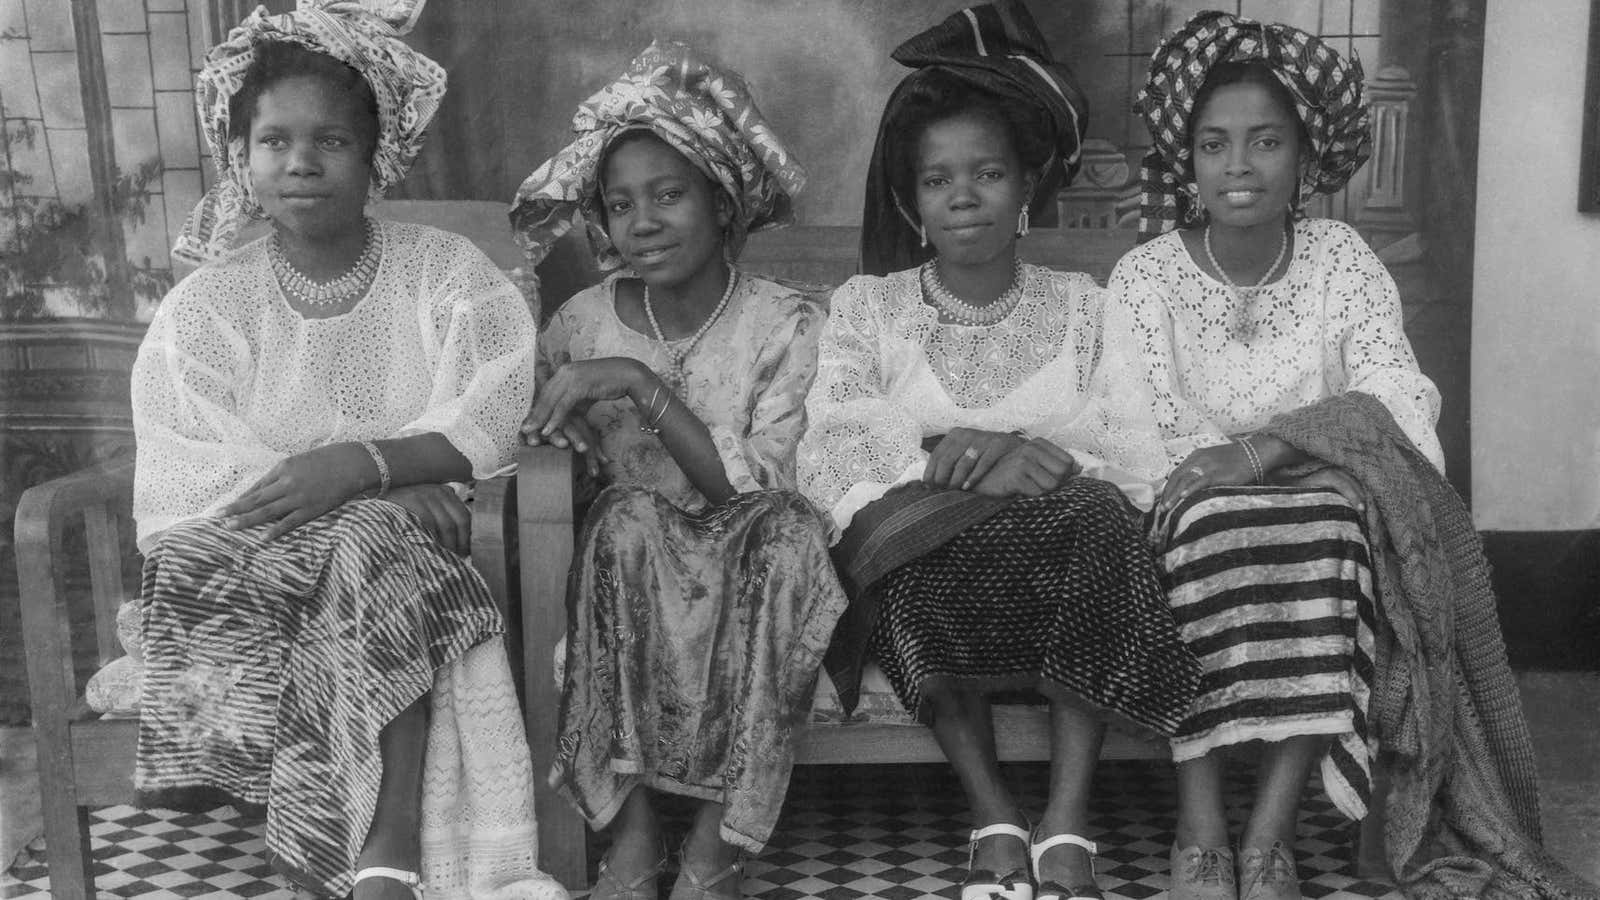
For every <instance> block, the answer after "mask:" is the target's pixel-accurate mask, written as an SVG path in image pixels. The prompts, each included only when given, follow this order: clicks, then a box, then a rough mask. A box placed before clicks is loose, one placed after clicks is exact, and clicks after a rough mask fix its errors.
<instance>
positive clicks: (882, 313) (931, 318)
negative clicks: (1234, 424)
mask: <svg viewBox="0 0 1600 900" xmlns="http://www.w3.org/2000/svg"><path fill="white" fill-rule="evenodd" d="M1103 296H1104V292H1103V291H1102V290H1101V289H1100V288H1099V287H1098V286H1097V285H1096V284H1095V283H1094V280H1093V279H1092V278H1090V277H1089V276H1088V275H1084V274H1081V273H1076V272H1055V271H1052V270H1050V269H1044V268H1040V267H1038V266H1032V265H1028V266H1024V281H1023V296H1022V299H1021V301H1020V302H1019V303H1018V305H1017V306H1016V308H1015V309H1013V310H1012V311H1011V313H1010V314H1009V315H1007V316H1006V318H1004V319H1002V320H1001V321H1000V322H998V323H996V324H994V325H982V326H972V325H957V324H950V323H945V322H940V321H939V318H938V313H937V311H936V310H935V309H934V308H933V307H931V306H929V305H928V304H927V303H925V302H923V299H922V287H921V285H920V283H919V281H918V278H917V270H916V269H909V270H907V271H904V272H895V273H892V274H890V275H888V276H885V277H881V278H880V277H875V276H869V275H858V276H856V277H854V278H851V279H850V280H849V281H847V282H845V283H844V284H843V285H842V286H840V288H839V289H838V291H836V292H835V293H834V295H833V302H832V307H831V309H830V310H829V315H828V324H827V327H826V328H824V329H823V333H822V341H821V347H820V349H819V351H818V356H819V358H818V363H817V382H816V384H815V385H814V386H813V387H812V389H811V396H810V398H809V399H808V400H807V401H806V413H807V417H808V419H809V420H810V425H809V427H808V429H807V431H806V436H805V438H804V439H803V440H802V441H801V444H800V458H799V465H800V469H799V471H800V488H801V491H802V492H803V493H805V495H806V496H807V497H809V498H810V499H811V501H812V502H813V503H815V504H817V506H818V508H820V509H824V510H828V511H830V512H831V513H832V515H833V519H834V523H835V525H836V526H837V527H838V528H839V529H841V530H842V529H844V528H847V527H849V524H850V521H851V519H852V518H854V516H855V514H856V513H857V512H859V511H860V510H861V509H862V508H863V507H865V506H866V505H867V504H869V503H871V502H873V501H874V500H877V499H879V498H880V497H882V496H883V495H884V494H885V493H887V492H888V491H889V489H890V488H892V487H894V486H895V485H897V484H901V483H905V482H908V481H913V480H916V479H918V478H920V477H921V475H922V470H923V467H924V466H925V465H926V463H927V459H928V454H927V453H926V452H924V451H923V449H922V440H923V438H926V437H931V436H934V435H942V434H946V433H948V432H949V431H950V430H951V429H953V428H957V427H967V428H980V429H984V430H988V431H1021V432H1025V433H1027V434H1029V435H1033V436H1040V437H1048V438H1050V439H1051V440H1053V441H1055V442H1056V443H1057V444H1058V445H1060V446H1062V447H1064V448H1066V449H1069V450H1077V449H1079V447H1080V446H1081V444H1082V441H1081V440H1079V439H1078V437H1077V436H1076V435H1075V434H1074V433H1073V429H1074V427H1075V425H1076V419H1077V416H1078V414H1079V412H1080V408H1081V405H1082V401H1083V399H1084V397H1085V394H1086V390H1087V388H1088V386H1089V374H1090V372H1091V371H1092V369H1093V367H1094V363H1095V360H1096V359H1097V358H1098V356H1099V354H1100V331H1099V328H1100V316H1101V312H1102V305H1103ZM1074 455H1075V456H1079V458H1080V462H1084V463H1087V464H1088V465H1089V466H1091V467H1092V466H1094V465H1095V464H1096V463H1097V460H1094V459H1092V458H1090V457H1088V456H1087V455H1084V454H1078V453H1075V454H1074Z"/></svg>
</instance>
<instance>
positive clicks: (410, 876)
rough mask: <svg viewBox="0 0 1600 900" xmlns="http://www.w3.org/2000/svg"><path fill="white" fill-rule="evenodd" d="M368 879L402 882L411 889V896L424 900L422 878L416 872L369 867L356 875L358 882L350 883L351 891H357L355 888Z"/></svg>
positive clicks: (385, 867)
mask: <svg viewBox="0 0 1600 900" xmlns="http://www.w3.org/2000/svg"><path fill="white" fill-rule="evenodd" d="M368 878H390V879H393V880H395V881H398V882H400V883H401V884H403V885H405V886H406V887H408V888H410V889H411V896H412V897H415V898H416V900H422V878H421V877H420V876H419V875H417V873H415V872H407V871H406V870H405V869H392V868H390V867H388V866H367V867H366V868H365V869H362V870H361V871H359V872H357V873H356V880H355V881H352V882H350V890H351V891H352V893H353V892H354V891H355V886H356V885H358V884H360V883H361V882H363V881H366V880H367V879H368Z"/></svg>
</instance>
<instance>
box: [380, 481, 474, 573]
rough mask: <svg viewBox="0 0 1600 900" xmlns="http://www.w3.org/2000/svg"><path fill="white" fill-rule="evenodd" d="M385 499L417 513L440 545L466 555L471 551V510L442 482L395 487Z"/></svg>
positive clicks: (424, 526) (452, 489) (423, 525)
mask: <svg viewBox="0 0 1600 900" xmlns="http://www.w3.org/2000/svg"><path fill="white" fill-rule="evenodd" d="M384 499H385V500H388V501H389V502H391V503H398V504H400V505H401V506H404V507H405V508H406V509H409V510H411V512H413V513H415V514H416V517H417V518H418V519H419V520H421V522H422V528H423V530H424V531H426V532H428V534H430V535H432V536H433V539H434V540H436V541H438V542H439V545H440V546H441V547H444V548H445V549H446V550H449V551H450V552H452V553H455V554H458V555H461V556H465V555H466V554H467V553H469V552H471V550H472V512H471V510H469V509H468V508H467V504H465V503H463V502H462V501H461V498H460V497H458V496H456V492H455V489H454V488H451V487H450V486H449V485H444V484H413V485H407V486H406V487H400V488H395V489H394V490H392V491H390V492H389V493H388V494H386V495H384Z"/></svg>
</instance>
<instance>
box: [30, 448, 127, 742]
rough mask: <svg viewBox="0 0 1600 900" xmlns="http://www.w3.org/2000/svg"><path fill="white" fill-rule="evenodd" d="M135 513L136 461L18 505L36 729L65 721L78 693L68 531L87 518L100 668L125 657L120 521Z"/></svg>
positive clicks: (93, 470) (54, 486) (46, 489)
mask: <svg viewBox="0 0 1600 900" xmlns="http://www.w3.org/2000/svg"><path fill="white" fill-rule="evenodd" d="M132 508H133V458H132V457H131V456H129V457H124V458H120V459H117V460H113V461H111V462H107V463H102V464H100V465H97V466H92V467H90V468H88V469H84V470H82V471H79V472H74V473H73V474H71V475H66V476H63V477H61V478H57V479H54V480H52V481H47V482H45V483H44V484H40V485H36V486H34V487H31V488H29V489H28V490H26V491H24V492H23V494H22V497H21V498H20V499H19V500H18V502H17V516H16V554H17V581H18V586H19V587H20V589H21V600H22V604H21V605H22V636H23V652H24V655H25V656H26V657H27V662H28V693H29V697H30V699H31V702H32V704H33V715H34V720H35V721H36V722H43V721H44V720H45V719H47V718H57V717H64V716H65V714H66V712H67V710H69V709H70V708H71V707H72V705H73V703H74V702H75V700H76V698H77V696H78V694H79V693H80V691H79V685H78V683H77V677H76V674H75V672H74V669H73V653H72V611H71V608H70V607H71V598H70V597H69V596H68V593H67V586H66V572H67V570H68V569H69V568H70V566H69V565H68V559H67V553H66V548H65V547H64V537H63V536H64V533H65V531H66V526H67V525H68V524H69V523H71V522H72V521H73V520H74V519H76V518H80V517H81V518H82V520H83V523H84V537H85V541H86V544H87V551H88V566H89V582H90V590H91V592H92V594H93V598H94V608H95V621H96V624H95V633H96V637H97V640H98V643H99V650H100V657H101V662H102V663H104V662H106V661H107V660H109V659H111V658H114V657H116V656H118V655H120V650H119V649H118V646H117V631H116V629H117V624H116V608H117V604H118V603H119V602H121V600H122V599H123V587H122V541H121V534H120V530H119V522H125V521H129V518H128V517H129V515H130V514H131V511H132Z"/></svg>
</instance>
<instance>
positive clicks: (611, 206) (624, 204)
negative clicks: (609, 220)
mask: <svg viewBox="0 0 1600 900" xmlns="http://www.w3.org/2000/svg"><path fill="white" fill-rule="evenodd" d="M632 208H633V205H632V204H630V203H629V202H628V201H626V200H613V201H612V202H610V203H608V204H606V212H607V213H609V214H611V215H613V216H620V215H622V214H623V213H625V212H627V211H628V210H630V209H632Z"/></svg>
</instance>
